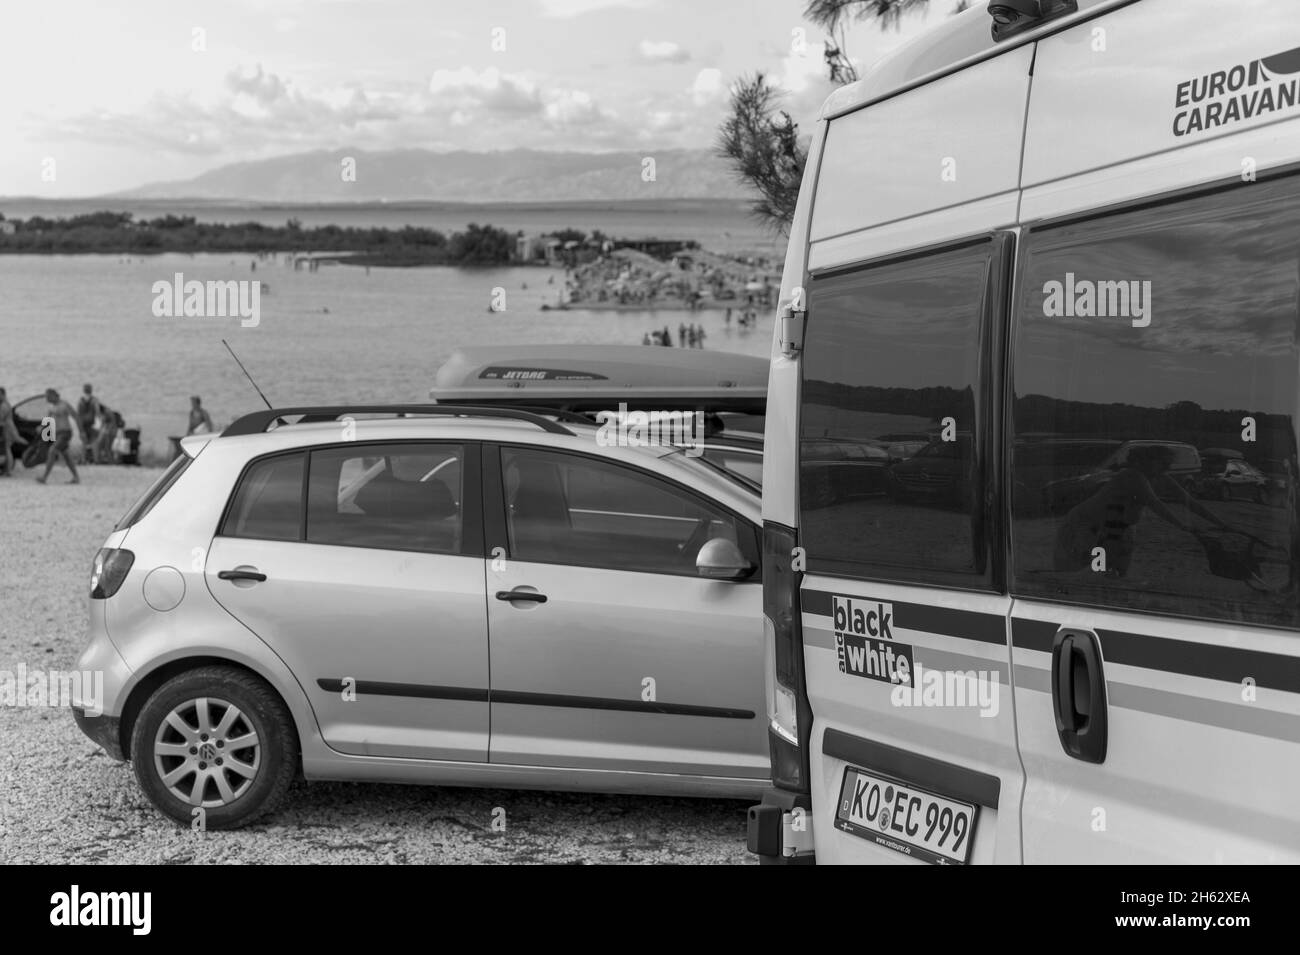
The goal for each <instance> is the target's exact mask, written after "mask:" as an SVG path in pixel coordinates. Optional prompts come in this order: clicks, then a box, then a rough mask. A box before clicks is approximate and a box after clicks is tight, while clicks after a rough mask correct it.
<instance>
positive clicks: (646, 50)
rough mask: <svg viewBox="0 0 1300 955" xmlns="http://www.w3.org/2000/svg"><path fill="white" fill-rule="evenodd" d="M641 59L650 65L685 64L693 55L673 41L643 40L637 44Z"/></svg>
mask: <svg viewBox="0 0 1300 955" xmlns="http://www.w3.org/2000/svg"><path fill="white" fill-rule="evenodd" d="M637 52H639V53H640V54H641V59H643V60H645V61H647V62H649V63H685V62H686V61H687V60H689V59H690V58H691V54H690V53H689V52H687V51H686V50H684V49H683V48H682V47H680V46H678V45H677V44H676V43H674V42H672V41H671V40H642V41H641V42H640V43H639V44H637Z"/></svg>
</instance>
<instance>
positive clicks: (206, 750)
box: [199, 743, 217, 762]
mask: <svg viewBox="0 0 1300 955" xmlns="http://www.w3.org/2000/svg"><path fill="white" fill-rule="evenodd" d="M216 758H217V748H216V747H215V746H213V745H212V744H211V743H204V744H203V745H202V746H200V747H199V759H201V760H204V761H205V762H207V761H210V760H214V759H216Z"/></svg>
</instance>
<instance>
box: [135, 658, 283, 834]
mask: <svg viewBox="0 0 1300 955" xmlns="http://www.w3.org/2000/svg"><path fill="white" fill-rule="evenodd" d="M131 762H132V764H133V767H134V769H135V778H136V780H137V781H138V782H139V783H140V788H141V789H143V790H144V793H145V795H146V796H148V797H149V801H150V802H152V803H153V804H154V806H155V807H157V808H158V809H159V810H160V811H161V812H162V813H164V814H165V815H167V816H170V817H171V818H172V819H175V820H176V821H177V822H181V823H185V824H187V825H189V824H192V823H193V821H194V820H195V818H196V815H197V814H196V810H198V809H202V810H203V812H202V814H201V818H202V820H203V823H202V824H203V827H204V828H206V829H236V828H238V827H240V826H244V825H247V824H248V823H250V822H252V821H253V820H254V819H256V818H257V817H258V816H261V815H262V814H263V813H266V812H269V811H270V810H271V809H273V808H274V807H275V805H276V803H278V802H279V801H280V799H281V798H283V796H284V794H285V792H286V791H287V790H288V788H289V784H290V783H291V782H293V778H294V776H295V775H296V774H297V771H298V762H299V757H298V736H297V733H296V732H295V730H294V726H293V720H292V718H291V717H290V715H289V711H288V709H287V708H286V707H285V705H284V703H283V701H281V699H280V697H279V696H278V695H277V694H276V693H275V691H274V690H272V689H271V688H270V687H269V686H268V685H267V684H266V683H265V682H263V681H262V680H260V679H259V678H257V677H255V676H253V675H252V674H250V673H247V672H245V671H243V670H237V669H235V668H233V667H223V666H211V667H202V668H200V669H197V670H191V671H190V672H188V673H183V674H181V675H180V676H178V677H175V678H174V679H172V680H169V681H168V682H166V683H164V684H163V685H162V686H161V687H159V688H158V689H157V690H156V691H154V694H153V695H152V696H151V697H149V700H148V702H146V703H145V705H144V708H143V709H142V710H141V711H140V715H139V717H138V718H137V719H136V723H135V728H134V729H133V731H132V733H131Z"/></svg>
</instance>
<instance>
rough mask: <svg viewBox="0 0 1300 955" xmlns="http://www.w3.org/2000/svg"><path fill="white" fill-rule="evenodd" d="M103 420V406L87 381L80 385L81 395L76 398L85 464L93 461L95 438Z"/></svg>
mask: <svg viewBox="0 0 1300 955" xmlns="http://www.w3.org/2000/svg"><path fill="white" fill-rule="evenodd" d="M103 420H104V406H103V405H102V404H100V401H99V399H98V398H96V397H95V389H94V387H93V386H92V385H91V384H90V383H89V382H87V383H86V384H84V385H82V386H81V397H80V398H79V399H77V421H78V422H80V424H81V440H82V443H83V444H84V445H85V447H84V448H83V449H82V454H83V455H84V457H85V460H86V463H87V464H94V463H95V439H96V438H97V437H99V429H100V427H101V425H102V422H103Z"/></svg>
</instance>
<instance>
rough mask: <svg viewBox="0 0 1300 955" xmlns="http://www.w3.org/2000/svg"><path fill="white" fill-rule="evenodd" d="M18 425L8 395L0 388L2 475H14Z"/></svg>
mask: <svg viewBox="0 0 1300 955" xmlns="http://www.w3.org/2000/svg"><path fill="white" fill-rule="evenodd" d="M18 440H19V435H18V425H16V424H15V423H14V406H13V405H11V404H10V403H9V395H8V394H7V393H6V392H5V390H4V389H3V388H0V450H2V451H3V452H4V454H3V455H0V457H3V458H4V463H5V473H4V477H13V476H14V449H13V446H14V445H15V444H17V443H18Z"/></svg>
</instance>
